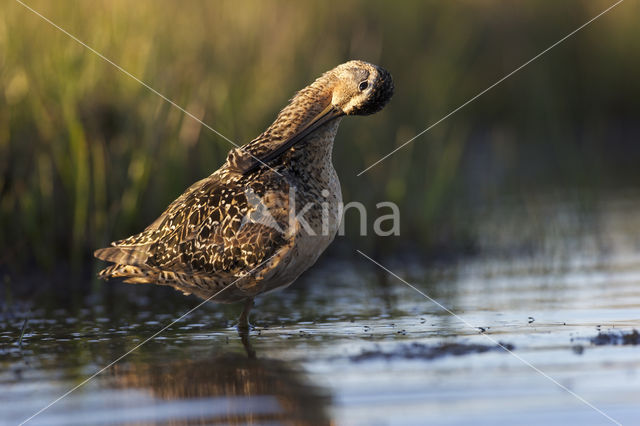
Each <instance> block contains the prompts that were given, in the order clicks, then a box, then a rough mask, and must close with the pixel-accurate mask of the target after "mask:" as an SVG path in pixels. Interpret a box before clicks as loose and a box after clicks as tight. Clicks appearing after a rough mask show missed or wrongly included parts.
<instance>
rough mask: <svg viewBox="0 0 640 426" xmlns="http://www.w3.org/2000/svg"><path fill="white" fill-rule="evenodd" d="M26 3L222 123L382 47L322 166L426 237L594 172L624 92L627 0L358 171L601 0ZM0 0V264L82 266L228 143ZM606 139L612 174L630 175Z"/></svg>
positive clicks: (633, 83) (431, 240) (233, 133)
mask: <svg viewBox="0 0 640 426" xmlns="http://www.w3.org/2000/svg"><path fill="white" fill-rule="evenodd" d="M28 4H30V5H31V6H32V7H34V8H35V9H37V10H39V11H41V12H42V13H43V14H44V15H45V16H47V17H48V18H50V19H51V20H52V21H54V22H56V23H57V24H59V25H60V26H62V27H63V28H65V29H66V30H68V31H70V32H71V33H72V34H74V35H76V36H77V37H78V38H79V39H81V40H83V41H85V42H86V43H87V44H89V45H90V46H91V47H93V48H94V49H96V50H97V51H99V52H101V53H102V54H104V55H105V56H106V57H108V58H110V59H111V60H113V61H114V62H115V63H117V64H119V65H120V66H122V67H123V68H124V69H126V70H127V71H129V72H131V73H132V74H134V75H135V76H137V77H138V78H140V79H141V80H143V81H145V82H146V83H148V84H149V85H150V86H152V87H153V88H155V89H156V90H158V91H159V92H161V93H162V94H164V95H165V96H167V97H168V98H170V99H172V100H173V101H175V102H176V103H177V104H179V105H181V106H183V107H184V108H186V109H187V110H189V111H190V112H192V113H193V114H195V115H196V116H198V117H200V118H201V119H202V120H203V121H204V122H206V123H208V124H209V125H211V126H212V127H214V128H215V129H217V130H218V131H220V132H221V133H223V134H224V135H226V136H227V137H229V138H230V139H231V140H233V141H236V142H237V143H245V142H248V141H249V140H251V139H252V138H253V137H255V136H256V135H257V134H258V133H260V132H261V131H262V130H263V129H264V127H265V126H266V125H268V124H269V123H270V121H271V120H272V119H273V118H274V117H275V114H276V113H277V111H278V110H279V109H280V108H281V107H282V106H283V105H284V104H285V102H286V100H287V99H289V98H290V97H291V95H292V94H293V93H294V92H295V91H296V90H298V89H299V88H301V87H303V86H304V85H306V84H307V83H309V82H310V81H311V80H312V79H314V78H315V77H317V76H318V75H319V74H320V73H322V72H324V71H325V70H327V69H329V68H332V67H333V66H335V65H336V64H338V63H340V62H343V61H345V60H348V59H351V58H361V59H365V60H369V61H371V62H374V63H379V64H381V65H383V66H385V67H386V68H387V69H389V70H390V71H391V72H392V74H393V76H394V79H395V81H396V87H397V92H396V96H395V98H394V100H393V101H392V103H391V104H390V105H389V107H388V108H387V109H386V110H385V111H383V112H382V113H380V114H379V115H377V116H375V117H373V118H358V119H354V120H352V122H348V120H346V121H345V123H344V124H343V126H342V129H341V131H340V134H339V136H338V140H337V142H336V152H335V155H334V157H335V162H336V167H337V168H338V170H339V174H340V176H341V181H342V183H343V187H344V192H345V200H346V201H349V200H361V201H364V202H366V203H369V204H370V205H371V206H373V205H375V203H376V202H378V201H380V200H387V199H388V200H392V201H395V202H397V203H398V204H399V205H400V207H401V209H402V212H403V216H402V219H403V222H402V227H403V235H404V236H406V238H407V239H410V240H411V242H412V243H413V244H415V245H419V246H421V247H423V248H425V249H429V247H431V246H434V245H437V244H438V245H440V244H441V243H442V241H443V238H445V236H446V237H447V238H449V237H450V239H451V241H450V242H451V244H455V242H456V239H457V238H462V239H463V240H464V238H465V235H466V230H467V226H468V222H469V220H470V216H471V215H472V213H471V211H469V210H468V207H469V206H472V205H473V203H474V202H477V200H478V199H485V200H490V199H492V197H495V196H497V194H500V193H502V192H505V191H507V192H509V191H510V192H513V191H516V192H518V191H520V192H522V191H525V192H526V190H528V189H529V188H534V187H536V185H538V184H539V185H550V184H557V183H558V182H561V185H570V184H573V183H577V184H581V185H586V186H593V185H596V184H598V182H599V180H600V179H599V176H611V171H612V167H610V166H608V164H610V163H611V162H612V161H609V162H607V161H605V160H603V159H602V157H601V156H600V154H601V153H603V152H606V153H607V154H610V152H608V151H605V150H603V147H604V146H607V143H608V141H607V140H606V139H607V137H608V135H611V134H612V133H613V132H614V131H615V129H616V128H618V127H619V126H620V125H623V124H624V125H626V124H625V123H628V122H629V121H630V120H632V119H633V117H632V116H631V114H630V112H631V111H636V112H637V110H638V109H637V108H638V99H639V98H640V97H639V96H638V94H639V92H640V90H639V89H640V86H639V84H638V79H637V71H638V69H639V65H640V63H639V62H640V58H639V57H638V55H631V54H629V53H628V52H629V49H631V46H632V45H635V40H637V39H638V38H639V36H640V29H638V26H637V25H636V20H637V19H636V17H637V16H638V12H640V8H639V6H638V4H636V3H632V2H629V4H624V5H622V6H620V10H616V11H613V12H611V14H610V15H609V16H606V17H603V18H602V19H601V21H599V22H597V23H595V24H594V25H593V26H592V27H591V28H589V29H588V30H585V31H584V32H583V33H580V34H579V35H578V36H576V37H575V38H574V39H572V40H570V41H567V42H566V43H565V44H564V45H562V46H561V47H558V48H557V49H556V50H555V51H553V52H551V53H550V54H549V55H548V56H547V57H545V58H544V60H540V61H538V62H536V63H535V64H532V65H531V66H530V67H529V68H528V69H526V70H524V71H522V72H521V73H520V74H519V75H518V76H517V77H514V78H512V79H511V80H509V81H507V82H505V83H504V84H503V85H502V86H500V87H499V88H496V89H495V90H494V91H492V92H491V93H490V94H487V95H486V96H484V97H483V98H481V99H479V100H478V101H477V102H476V103H474V104H473V105H470V106H469V107H467V108H466V109H465V110H463V111H461V112H459V113H458V114H457V115H456V116H455V117H452V118H451V119H449V120H448V121H446V122H444V123H442V124H441V125H440V126H438V127H437V128H435V129H434V130H433V131H431V132H429V133H428V134H426V135H424V136H423V137H421V138H420V139H419V140H417V141H416V142H414V143H413V144H411V145H409V146H408V147H407V148H405V149H404V150H402V151H401V152H399V153H398V154H396V155H395V156H393V157H392V158H390V159H388V160H387V161H385V162H384V163H382V164H380V165H379V166H377V167H376V168H374V169H372V170H371V171H369V172H368V173H366V174H365V175H363V176H362V177H356V173H357V172H358V171H360V170H362V169H364V168H365V167H366V166H368V165H370V164H371V163H373V162H375V161H376V160H377V159H378V158H380V157H381V156H382V155H384V154H386V153H387V152H389V151H390V150H392V149H393V148H394V147H395V146H398V145H400V144H402V143H403V142H404V141H406V140H407V139H409V138H411V137H412V136H413V135H414V134H416V133H417V132H419V131H421V130H423V129H424V128H426V127H427V126H428V125H429V124H431V123H432V122H435V121H436V120H437V119H439V118H440V117H442V116H443V115H445V114H446V113H448V112H449V111H450V110H452V109H453V108H455V107H457V106H458V105H460V104H462V103H463V102H464V101H466V100H467V99H468V98H470V97H471V96H473V95H475V94H476V93H477V92H479V91H480V90H482V89H484V88H485V87H487V86H488V85H490V84H492V83H493V82H494V81H496V80H497V79H498V78H500V77H501V76H502V75H504V74H506V73H507V72H509V71H511V70H512V69H514V68H515V67H517V66H518V65H520V64H521V63H523V62H524V61H526V60H527V59H529V58H530V57H532V56H534V55H535V54H537V53H538V52H539V51H540V50H542V49H544V48H546V47H547V46H548V45H550V44H551V43H553V42H555V41H556V40H557V39H559V38H560V37H562V36H564V35H565V34H566V33H568V32H569V31H571V30H573V29H574V28H576V27H577V26H579V25H581V24H582V23H583V22H584V21H586V20H587V19H588V18H589V17H590V16H593V15H595V14H596V13H598V12H599V11H600V10H602V9H604V8H605V7H607V5H608V4H610V2H605V1H597V2H595V1H593V2H592V1H568V2H563V3H561V4H554V3H551V2H539V1H528V2H520V3H519V4H518V8H516V7H515V6H514V5H512V4H511V3H509V2H504V1H484V2H471V1H468V2H435V1H434V2H427V3H424V2H415V3H403V4H402V5H396V4H393V3H387V2H355V1H354V2H340V3H325V2H320V1H317V2H304V3H290V2H184V3H182V2H173V1H138V2H124V1H98V2H82V1H65V2H62V3H60V2H56V3H55V4H54V3H51V2H43V1H31V2H28ZM1 9H2V13H1V14H0V194H1V199H0V244H1V246H2V248H3V250H2V253H1V258H0V264H6V265H12V267H23V268H24V267H25V266H27V265H35V266H37V267H41V268H52V267H53V266H54V265H55V264H56V263H58V262H63V263H69V264H70V265H71V266H72V269H73V270H79V269H80V268H81V267H82V265H84V264H86V261H87V260H88V259H89V257H90V253H91V252H92V250H93V249H95V248H97V247H100V246H102V245H104V244H105V243H108V241H110V240H113V239H117V238H120V237H123V236H126V235H128V234H130V233H132V232H135V231H139V230H140V229H142V228H143V227H144V226H145V225H146V224H148V223H149V222H150V221H151V220H153V219H154V218H155V217H156V216H157V215H158V214H159V213H160V212H161V211H162V209H163V208H164V207H165V206H166V205H167V204H168V203H169V202H170V201H171V200H172V199H173V198H175V197H176V196H177V195H179V194H180V193H181V192H182V190H184V188H186V187H187V186H188V185H189V184H190V183H192V182H193V181H195V180H197V179H199V178H202V177H203V176H206V175H208V174H209V173H211V171H213V170H215V169H216V168H217V167H218V166H219V165H220V164H221V162H222V161H223V159H224V157H225V155H226V153H227V151H228V150H229V149H230V148H231V147H232V146H231V145H230V144H229V143H228V142H227V141H225V140H223V139H222V138H220V137H218V136H216V135H215V134H213V133H212V132H210V131H209V130H207V129H206V128H203V127H202V126H201V125H200V124H199V123H197V122H196V121H194V120H192V119H191V118H189V117H187V116H185V115H184V114H183V113H182V112H180V111H179V110H177V109H175V108H173V107H171V106H170V105H169V104H168V103H166V102H165V101H163V100H162V99H161V98H159V97H158V96H156V95H155V94H153V93H152V92H150V91H149V90H147V89H146V88H144V87H143V86H141V85H140V84H139V83H138V82H136V81H134V80H133V79H131V78H129V77H127V76H126V75H124V74H123V73H121V72H120V71H118V70H117V69H116V68H114V67H113V66H112V65H110V64H108V63H106V62H105V61H103V60H102V59H100V58H98V57H97V56H96V55H94V54H92V53H91V52H90V51H88V50H87V49H86V48H84V47H82V46H81V45H79V44H78V43H76V42H75V41H73V40H71V39H70V38H69V37H67V36H66V35H64V34H62V33H61V32H59V31H58V30H56V29H54V28H53V27H51V26H50V25H49V24H47V23H46V22H44V21H43V20H41V19H40V18H38V17H37V16H35V15H34V14H33V13H31V12H29V11H28V10H27V9H25V8H23V7H22V6H20V5H19V4H17V3H14V2H11V1H6V0H5V1H3V2H2V7H1ZM634 108H635V109H634ZM636 130H637V129H636ZM634 152H635V153H636V155H637V154H638V151H637V150H636V151H634ZM622 157H626V158H627V160H628V163H625V164H623V165H622V166H620V167H614V168H613V170H614V171H615V172H619V173H620V176H622V177H621V178H620V179H622V180H624V179H628V177H629V173H631V176H637V173H635V174H634V172H628V171H629V170H630V169H631V166H630V164H631V163H632V161H631V160H629V157H628V156H625V155H623V156H622ZM612 158H613V157H612ZM616 158H617V157H616ZM631 158H633V157H631ZM635 158H638V157H635ZM484 161H488V162H487V163H486V167H487V170H486V181H483V180H482V179H477V176H478V174H480V175H482V173H483V170H482V168H483V167H484V163H483V162H484ZM616 161H617V160H616ZM532 163H533V165H532ZM594 168H595V169H594ZM470 170H471V171H470ZM625 170H626V171H627V172H625ZM594 173H596V174H595V175H594ZM607 179H611V178H610V177H608V178H607ZM603 180H604V177H603ZM614 180H615V179H614ZM365 187H366V188H368V189H367V191H366V193H363V191H362V188H365ZM452 209H457V210H456V211H466V216H465V215H464V214H463V215H458V216H455V218H454V217H453V216H451V214H450V212H451V211H452ZM465 209H466V210H465ZM347 229H349V227H347ZM358 244H362V245H367V244H368V245H380V242H379V241H378V240H375V239H369V240H362V241H358ZM390 247H394V243H389V242H386V243H385V244H384V245H380V246H379V248H387V249H388V248H390Z"/></svg>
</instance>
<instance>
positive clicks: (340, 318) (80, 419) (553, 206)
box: [0, 198, 640, 425]
mask: <svg viewBox="0 0 640 426" xmlns="http://www.w3.org/2000/svg"><path fill="white" fill-rule="evenodd" d="M638 208H640V205H639V204H638V203H637V202H634V201H633V200H629V199H628V198H625V199H622V200H612V201H611V202H607V203H603V204H602V205H601V206H600V207H598V209H594V210H593V211H592V214H590V215H586V216H585V215H579V214H577V213H576V211H575V210H573V209H572V208H571V207H570V206H565V205H563V204H562V203H560V202H557V201H556V202H553V203H550V204H544V203H543V204H542V205H540V206H538V207H537V208H536V209H535V216H536V217H539V218H542V219H541V220H540V221H539V223H538V225H537V226H539V228H535V227H532V225H531V224H532V221H531V217H532V216H531V215H532V214H533V213H531V211H529V213H527V214H523V213H522V211H521V210H520V211H518V210H517V209H516V210H513V209H509V208H506V207H505V208H501V209H499V210H495V211H489V212H487V217H486V218H484V219H482V221H479V223H478V224H477V226H476V229H477V235H476V238H477V241H479V247H480V251H481V253H486V254H481V255H479V256H475V257H473V258H467V259H461V260H459V261H457V262H455V263H454V264H451V263H448V264H445V265H442V264H440V265H437V264H433V263H425V262H423V261H421V259H420V257H419V256H417V255H411V254H409V255H403V256H395V257H392V258H385V259H379V260H380V261H381V262H382V263H383V264H384V265H385V267H387V268H389V269H390V270H392V271H393V272H394V273H396V274H397V275H398V276H400V277H401V278H402V279H404V280H406V281H407V282H408V283H410V284H412V285H414V286H416V287H417V288H418V289H419V290H420V291H422V292H424V293H425V294H426V295H427V296H429V297H430V298H433V299H434V300H436V301H437V302H438V303H440V304H441V305H442V306H444V307H446V308H447V309H449V310H450V311H451V312H453V313H455V314H456V315H455V316H454V315H452V314H451V313H449V312H447V311H446V310H444V309H443V308H442V307H440V306H438V305H437V304H436V303H434V302H433V301H431V300H429V299H428V298H426V297H425V296H423V295H421V294H419V293H418V292H416V291H415V290H414V289H412V288H410V287H409V286H408V285H407V284H406V283H404V282H402V281H401V280H399V279H397V278H394V277H393V276H391V275H389V274H388V273H387V272H385V271H383V270H381V269H380V268H378V267H377V266H375V265H373V264H372V263H370V262H369V261H368V260H366V259H365V258H363V257H362V256H360V255H359V254H357V253H355V252H354V253H353V256H352V257H350V258H349V257H345V258H342V259H333V260H327V261H325V262H323V263H322V264H321V265H319V266H318V267H316V268H314V269H313V270H311V271H309V273H307V274H306V275H305V276H304V278H303V279H301V280H300V281H299V282H298V283H297V284H296V285H294V286H292V287H290V288H289V289H287V290H285V291H282V292H277V293H273V294H271V295H268V296H265V297H263V298H262V299H260V300H258V303H257V307H256V309H255V311H254V316H253V318H252V320H253V322H254V325H255V326H256V328H255V329H254V330H253V331H252V332H251V336H250V342H251V346H252V348H251V350H250V351H247V347H246V345H245V344H243V341H242V339H241V338H240V337H239V336H238V334H237V332H236V331H235V329H234V328H233V318H235V316H236V315H237V314H238V313H239V310H240V307H239V306H237V307H236V306H220V305H213V304H207V305H205V306H203V307H202V308H200V309H198V310H196V311H195V312H194V313H192V314H191V315H189V316H188V317H186V318H184V319H183V320H181V321H179V322H178V323H177V324H175V325H174V326H172V327H171V328H170V329H168V330H166V331H165V332H163V333H161V334H160V335H159V336H157V337H156V338H154V339H152V340H151V341H149V342H148V343H146V344H144V345H143V346H141V347H140V348H138V349H136V350H135V351H133V352H132V353H131V354H130V355H128V356H127V357H126V358H124V359H123V360H121V361H120V362H118V363H117V364H116V365H114V366H113V367H111V368H109V369H107V370H106V371H105V372H103V373H102V374H100V375H98V376H97V377H96V378H95V379H93V380H91V381H90V382H88V383H87V384H86V385H84V386H82V387H81V388H79V389H78V390H76V391H75V392H73V393H72V394H70V395H69V396H68V397H66V398H64V399H62V400H61V401H59V402H57V403H56V404H54V405H53V406H51V407H50V408H48V409H47V410H45V411H44V412H42V413H41V414H39V415H38V416H36V417H35V418H33V419H32V420H31V421H30V422H29V424H33V425H36V424H42V425H94V424H96V425H97V424H150V423H160V424H246V423H254V424H282V423H285V424H314V425H317V424H320V425H321V424H356V425H360V424H362V425H376V424H380V425H383V424H398V425H406V424H426V423H428V424H468V423H469V422H470V421H473V423H475V424H496V423H498V422H500V423H508V424H540V423H543V422H544V423H547V424H567V423H578V422H579V423H582V424H610V423H611V420H610V419H609V418H607V417H606V416H610V417H611V418H613V419H615V420H616V421H619V422H621V423H623V424H634V423H636V424H637V421H638V419H639V418H640V370H639V369H640V345H638V344H637V343H638V342H637V338H636V339H634V338H633V334H632V333H633V330H634V329H640V237H638V235H640V234H638V231H637V230H638V229H640V218H638V215H637V214H636V212H638V211H640V210H638ZM523 221H524V222H526V223H527V224H528V225H527V226H526V227H524V226H523V225H522V223H523ZM520 227H521V229H520ZM536 229H537V230H536ZM540 230H544V232H542V231H540ZM538 231H540V233H539V235H537V236H536V238H535V241H536V245H535V246H534V247H533V248H532V247H517V244H515V243H514V241H515V240H517V237H518V235H520V237H521V240H522V241H524V240H526V238H525V237H523V236H522V235H523V234H526V233H535V232H538ZM505 238H508V239H511V240H514V241H508V242H505V241H503V240H504V239H505ZM516 242H517V241H516ZM504 247H516V248H514V249H512V250H511V251H509V250H507V251H505V250H504ZM109 285H112V286H113V293H112V294H110V295H109V296H108V297H105V298H104V299H99V300H87V302H86V308H85V309H83V310H81V311H80V312H69V311H67V310H65V309H58V310H44V309H40V308H38V306H34V305H26V306H24V307H22V308H20V307H16V306H13V307H11V308H10V309H7V310H6V312H5V313H4V314H3V317H2V321H1V322H0V423H2V424H17V423H20V422H21V421H23V420H25V419H26V418H28V417H29V416H31V415H32V414H34V413H35V412H37V411H38V410H40V409H41V408H43V407H44V406H46V405H47V404H49V403H50V402H51V401H53V400H55V399H56V398H58V397H59V396H60V395H62V394H64V393H65V392H66V391H67V390H69V389H70V388H72V387H73V386H75V385H77V384H79V383H81V382H82V381H83V380H84V379H86V378H87V377H89V376H90V375H92V374H94V373H95V372H96V371H98V370H99V369H100V368H102V367H104V366H105V365H107V364H109V363H110V362H112V361H113V360H115V359H117V358H118V357H120V356H121V355H123V354H124V353H126V352H127V351H129V350H131V349H133V348H135V347H136V345H138V344H140V343H141V342H143V341H144V340H145V339H147V338H148V337H149V336H151V335H152V334H153V333H154V332H156V331H158V330H159V329H160V328H162V327H163V326H164V325H166V324H168V323H170V322H171V321H172V320H173V319H175V318H177V317H179V316H180V315H181V314H182V313H184V312H186V311H188V310H189V309H190V308H191V307H193V306H195V305H197V304H198V303H199V301H198V300H197V299H194V298H182V297H176V295H175V294H174V292H173V291H172V290H171V289H164V288H154V289H151V290H150V289H148V288H144V287H141V286H128V285H125V284H109ZM27 316H28V321H27V322H26V327H24V335H23V336H22V340H21V342H20V335H21V332H22V330H23V326H24V325H25V318H26V317H27ZM598 336H600V337H598ZM624 336H627V337H628V336H631V337H628V338H627V339H626V340H625V338H624ZM254 354H255V357H254V356H253V355H254ZM567 390H570V391H571V392H574V393H575V395H572V394H571V393H570V392H568V391H567ZM589 404H591V405H592V406H590V405H589ZM598 410H600V411H601V412H600V411H598ZM603 413H604V414H603Z"/></svg>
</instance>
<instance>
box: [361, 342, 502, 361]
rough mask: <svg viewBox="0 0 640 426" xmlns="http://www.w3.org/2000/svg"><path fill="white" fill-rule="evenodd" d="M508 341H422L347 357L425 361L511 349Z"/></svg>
mask: <svg viewBox="0 0 640 426" xmlns="http://www.w3.org/2000/svg"><path fill="white" fill-rule="evenodd" d="M513 349H514V346H513V345H512V344H510V343H502V342H499V344H498V345H480V344H465V343H443V344H440V345H425V344H422V343H411V344H408V345H400V346H398V347H397V348H395V349H394V350H393V351H383V350H372V351H363V352H362V353H361V354H359V355H354V356H351V357H349V358H350V360H351V361H353V362H362V361H371V360H376V359H386V360H391V359H422V360H425V361H430V360H434V359H437V358H442V357H445V356H462V355H470V354H479V353H484V352H489V351H506V350H509V351H511V350H513Z"/></svg>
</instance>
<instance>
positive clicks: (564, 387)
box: [356, 250, 622, 426]
mask: <svg viewBox="0 0 640 426" xmlns="http://www.w3.org/2000/svg"><path fill="white" fill-rule="evenodd" d="M356 251H357V252H358V254H360V255H361V256H362V257H364V258H365V259H367V260H369V261H370V262H372V263H373V264H375V265H377V266H378V267H379V268H380V269H382V270H384V271H385V272H387V273H388V274H390V275H391V276H393V277H394V278H396V279H398V280H400V281H401V282H402V283H403V284H405V285H407V286H408V287H410V288H411V289H413V290H415V291H416V292H417V293H419V294H420V295H422V296H423V297H424V298H425V299H428V300H429V301H431V302H433V303H434V304H436V305H438V307H439V308H441V309H442V310H444V311H445V312H447V313H448V314H449V315H451V316H453V317H455V318H456V319H458V320H460V321H462V322H463V323H464V324H465V325H466V326H468V327H470V328H473V329H478V327H476V326H474V325H473V324H471V323H470V322H469V321H467V320H466V319H464V318H462V317H461V316H459V315H458V314H456V313H455V312H453V311H452V310H451V309H449V308H447V307H446V306H444V305H442V304H441V303H440V302H438V301H437V300H435V299H433V298H431V297H430V296H429V295H428V294H426V293H425V292H423V291H422V290H420V289H418V288H417V287H415V286H414V285H413V284H411V283H409V282H407V281H406V280H404V279H402V278H401V277H400V276H398V275H397V274H395V273H394V272H393V271H391V270H390V269H388V268H386V267H385V266H383V265H382V264H380V263H379V262H377V261H376V260H374V259H372V258H371V257H369V256H367V255H366V254H364V253H363V252H362V251H360V250H356ZM482 335H483V336H484V337H486V338H487V339H489V340H490V341H491V342H492V343H493V344H495V345H497V346H499V347H500V348H502V349H503V350H505V351H507V352H508V353H510V354H511V355H513V356H514V357H515V358H517V359H518V360H520V361H521V362H522V363H524V364H525V365H527V366H528V367H530V368H531V369H533V370H534V371H535V372H536V373H538V374H540V375H542V376H543V377H545V378H546V379H548V380H549V381H551V382H553V383H554V384H555V385H557V386H558V387H560V388H561V389H562V390H564V391H565V392H567V393H569V394H571V395H572V396H574V397H575V398H577V399H578V400H579V401H580V402H582V403H584V404H585V405H587V406H589V407H590V408H592V409H594V410H595V411H597V412H598V413H600V414H602V415H603V416H604V417H606V418H607V419H608V420H609V421H611V422H612V423H614V424H616V425H620V426H621V425H622V424H621V423H620V422H618V421H617V420H615V419H614V418H612V417H611V416H609V415H608V414H607V413H605V412H604V411H602V410H600V409H599V408H598V407H596V406H595V405H593V404H592V403H590V402H589V401H587V400H586V399H584V398H583V397H581V396H580V395H578V394H577V393H575V392H574V391H572V390H571V389H569V388H567V387H566V386H564V385H563V384H562V383H560V382H558V381H557V380H556V379H554V378H553V377H551V376H549V375H548V374H547V373H545V372H544V371H542V370H540V369H539V368H537V367H536V366H534V365H533V364H531V363H530V362H529V361H527V360H526V359H524V358H522V357H521V356H520V355H518V354H516V353H514V352H513V351H512V350H510V349H509V348H507V347H505V346H504V345H503V344H502V343H500V342H499V341H497V340H496V339H494V338H493V337H491V336H490V335H488V334H486V333H482Z"/></svg>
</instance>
